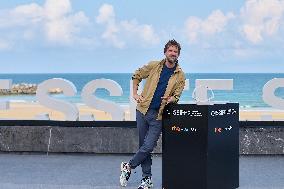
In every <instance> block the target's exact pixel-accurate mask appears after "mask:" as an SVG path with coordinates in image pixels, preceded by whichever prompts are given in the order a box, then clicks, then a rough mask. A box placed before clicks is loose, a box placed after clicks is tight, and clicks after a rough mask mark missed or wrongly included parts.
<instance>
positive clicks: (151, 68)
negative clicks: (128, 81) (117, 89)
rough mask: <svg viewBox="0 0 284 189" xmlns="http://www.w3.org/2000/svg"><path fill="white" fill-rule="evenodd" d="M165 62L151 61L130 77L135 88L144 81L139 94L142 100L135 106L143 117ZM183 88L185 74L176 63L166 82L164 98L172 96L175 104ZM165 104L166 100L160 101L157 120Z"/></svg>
mask: <svg viewBox="0 0 284 189" xmlns="http://www.w3.org/2000/svg"><path fill="white" fill-rule="evenodd" d="M165 62H166V60H165V59H163V60H162V61H151V62H150V63H148V64H147V65H145V66H143V67H141V68H139V69H137V70H136V71H135V73H134V74H133V76H132V80H133V84H134V85H137V86H138V85H139V83H140V82H141V81H142V79H146V82H145V85H144V89H143V91H142V93H141V95H142V96H143V98H144V100H143V101H142V102H141V103H138V104H137V110H138V111H140V112H141V113H143V114H144V115H145V114H146V113H147V111H148V109H149V106H150V103H151V101H152V98H153V96H154V93H155V90H156V88H157V85H158V82H159V78H160V74H161V71H162V69H163V66H164V64H165ZM184 86H185V74H184V72H183V71H182V69H181V68H180V66H179V64H178V63H177V66H176V69H175V71H174V73H173V74H172V75H171V77H170V79H169V81H168V85H167V88H166V91H165V94H164V96H173V97H174V99H175V100H174V103H177V102H178V101H179V98H180V95H181V93H182V91H183V89H184ZM166 103H167V101H166V100H162V102H161V106H160V109H159V113H158V117H157V119H158V120H161V119H162V114H163V110H164V108H165V105H166Z"/></svg>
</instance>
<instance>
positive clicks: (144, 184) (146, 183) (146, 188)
mask: <svg viewBox="0 0 284 189" xmlns="http://www.w3.org/2000/svg"><path fill="white" fill-rule="evenodd" d="M153 187H154V184H153V182H152V178H151V177H144V178H143V179H142V180H141V184H140V185H139V186H138V189H150V188H153Z"/></svg>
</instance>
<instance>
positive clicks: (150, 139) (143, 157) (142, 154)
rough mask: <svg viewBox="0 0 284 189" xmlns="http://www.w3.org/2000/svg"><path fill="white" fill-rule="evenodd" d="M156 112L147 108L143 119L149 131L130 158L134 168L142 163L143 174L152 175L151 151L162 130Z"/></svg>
mask: <svg viewBox="0 0 284 189" xmlns="http://www.w3.org/2000/svg"><path fill="white" fill-rule="evenodd" d="M157 114H158V112H157V111H155V110H149V111H148V112H147V114H146V115H145V119H146V121H147V123H148V124H149V131H148V133H147V134H146V137H145V139H144V141H143V145H142V146H141V147H140V148H139V150H138V152H137V153H136V154H135V155H134V156H133V158H132V159H131V160H130V165H131V167H132V168H135V167H137V166H139V165H140V164H142V163H143V166H142V165H141V166H142V171H143V176H150V177H151V176H152V174H151V164H152V160H151V154H150V153H151V152H152V151H153V149H154V147H155V146H156V145H157V141H158V139H159V137H160V134H161V131H162V121H161V120H156V118H157Z"/></svg>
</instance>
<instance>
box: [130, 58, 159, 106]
mask: <svg viewBox="0 0 284 189" xmlns="http://www.w3.org/2000/svg"><path fill="white" fill-rule="evenodd" d="M155 64H156V62H150V63H148V64H147V65H144V66H143V67H141V68H138V69H137V70H136V71H135V72H134V74H133V75H132V81H133V85H132V86H133V98H134V99H135V100H136V101H137V102H138V103H140V102H141V101H142V100H143V97H142V96H140V95H138V94H137V91H138V86H139V83H140V82H141V81H142V79H146V78H147V77H148V76H149V74H150V71H151V69H152V68H153V66H154V65H155Z"/></svg>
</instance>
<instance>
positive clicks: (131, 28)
mask: <svg viewBox="0 0 284 189" xmlns="http://www.w3.org/2000/svg"><path fill="white" fill-rule="evenodd" d="M96 21H97V23H98V24H104V25H105V26H106V30H105V31H104V33H103V35H102V38H103V39H105V40H106V41H108V42H110V43H111V44H112V45H113V46H115V47H117V48H123V47H125V46H126V44H127V39H129V38H130V39H131V40H132V41H137V40H138V41H140V42H141V43H142V45H154V44H157V43H159V37H158V36H157V34H156V33H155V31H154V29H153V27H152V26H151V25H147V24H139V23H138V22H137V21H136V20H131V21H128V20H122V21H117V20H116V18H115V12H114V9H113V6H112V5H109V4H104V5H102V6H101V7H100V9H99V15H98V16H97V17H96Z"/></svg>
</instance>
